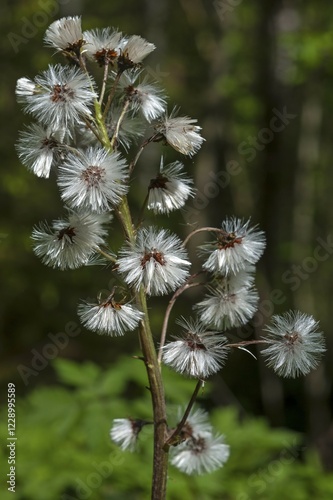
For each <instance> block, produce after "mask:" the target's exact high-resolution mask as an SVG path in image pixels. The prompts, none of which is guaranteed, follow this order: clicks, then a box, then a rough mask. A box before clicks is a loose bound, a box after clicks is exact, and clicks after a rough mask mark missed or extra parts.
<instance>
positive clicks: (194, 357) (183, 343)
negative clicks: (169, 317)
mask: <svg viewBox="0 0 333 500" xmlns="http://www.w3.org/2000/svg"><path fill="white" fill-rule="evenodd" d="M178 324H179V325H180V326H181V327H182V329H183V333H182V336H181V337H175V339H176V340H175V341H173V342H169V343H168V344H166V345H165V346H164V347H163V362H164V363H165V364H166V365H168V366H170V367H172V368H173V369H174V370H175V371H176V372H179V373H183V374H185V375H188V376H190V377H195V378H197V379H202V380H205V379H206V378H208V377H209V376H210V375H212V374H213V373H216V372H218V371H219V370H220V369H221V368H222V366H223V364H224V361H225V359H226V357H227V352H228V349H227V348H226V347H225V344H226V343H227V339H226V338H225V337H223V336H222V335H218V334H217V333H216V332H207V329H206V327H205V326H203V325H202V324H200V323H199V322H198V321H197V320H193V319H189V320H185V319H184V318H182V319H181V320H180V321H178Z"/></svg>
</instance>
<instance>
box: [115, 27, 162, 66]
mask: <svg viewBox="0 0 333 500" xmlns="http://www.w3.org/2000/svg"><path fill="white" fill-rule="evenodd" d="M155 48H156V47H155V45H154V44H153V43H150V42H147V40H145V39H144V38H141V36H138V35H133V36H130V37H129V38H124V39H123V43H122V45H121V48H120V49H121V50H120V55H119V57H118V68H119V69H120V71H125V70H126V69H129V68H135V67H137V65H138V64H140V63H141V62H142V61H143V59H144V58H145V57H147V56H148V54H150V53H151V52H152V51H153V50H155Z"/></svg>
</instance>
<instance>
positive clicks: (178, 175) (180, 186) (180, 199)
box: [147, 157, 194, 214]
mask: <svg viewBox="0 0 333 500" xmlns="http://www.w3.org/2000/svg"><path fill="white" fill-rule="evenodd" d="M183 169H184V165H183V164H182V163H180V162H179V161H175V162H174V163H170V164H169V165H166V166H164V165H163V157H162V158H161V166H160V171H159V173H158V174H157V176H156V177H155V178H154V179H151V181H150V184H149V188H148V190H149V193H148V205H147V208H148V210H153V211H154V212H155V213H160V214H163V213H169V212H171V211H172V210H177V209H179V208H181V207H182V206H184V204H185V202H186V200H187V199H188V198H189V197H190V196H193V195H194V189H193V188H192V186H191V185H192V184H193V181H192V179H189V178H188V177H186V175H185V173H184V170H183Z"/></svg>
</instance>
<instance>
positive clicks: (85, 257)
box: [32, 211, 111, 270]
mask: <svg viewBox="0 0 333 500" xmlns="http://www.w3.org/2000/svg"><path fill="white" fill-rule="evenodd" d="M110 220H111V217H110V216H109V215H97V214H96V215H92V214H90V213H87V212H83V211H80V212H77V213H75V212H70V213H69V216H68V218H67V219H64V220H62V219H59V220H55V221H53V223H52V226H51V227H50V226H49V225H48V224H47V223H41V224H40V225H39V226H37V227H35V228H34V230H33V233H32V238H33V240H34V241H35V246H34V252H35V254H36V255H37V256H38V257H40V258H41V259H42V262H43V263H44V264H46V265H47V266H51V267H53V268H59V269H61V270H64V269H75V268H77V267H80V266H84V265H87V264H88V263H89V262H90V260H91V258H92V256H93V254H94V253H95V252H96V251H97V250H98V248H99V246H100V245H104V244H105V242H104V237H105V236H106V233H107V232H106V230H105V228H104V224H105V223H107V222H109V221H110Z"/></svg>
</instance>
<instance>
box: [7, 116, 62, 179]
mask: <svg viewBox="0 0 333 500" xmlns="http://www.w3.org/2000/svg"><path fill="white" fill-rule="evenodd" d="M63 141H64V134H63V133H62V131H61V130H52V129H50V128H44V127H41V126H40V125H38V124H36V123H33V124H32V125H29V126H28V127H27V129H26V130H24V131H23V132H21V134H20V138H19V141H18V143H17V145H16V149H17V152H18V156H19V158H20V160H21V162H22V163H23V164H24V165H25V166H26V167H27V168H28V169H29V170H30V171H31V172H33V173H34V174H36V175H37V176H38V177H45V178H48V177H49V175H50V170H51V168H52V167H53V166H55V165H56V164H57V163H58V161H59V160H60V158H61V155H62V152H63V149H64V148H63Z"/></svg>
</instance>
